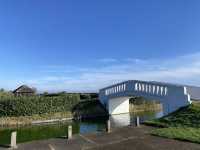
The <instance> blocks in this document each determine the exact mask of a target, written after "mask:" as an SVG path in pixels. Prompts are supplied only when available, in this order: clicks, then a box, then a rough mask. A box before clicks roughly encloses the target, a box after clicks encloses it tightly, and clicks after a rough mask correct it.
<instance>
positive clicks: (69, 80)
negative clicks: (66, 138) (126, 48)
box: [23, 53, 200, 91]
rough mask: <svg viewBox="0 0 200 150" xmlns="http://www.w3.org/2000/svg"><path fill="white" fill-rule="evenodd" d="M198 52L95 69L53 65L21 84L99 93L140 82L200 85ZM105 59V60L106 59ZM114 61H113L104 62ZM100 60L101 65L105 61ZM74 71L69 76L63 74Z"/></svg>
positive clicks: (107, 65) (121, 62)
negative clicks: (43, 73)
mask: <svg viewBox="0 0 200 150" xmlns="http://www.w3.org/2000/svg"><path fill="white" fill-rule="evenodd" d="M199 58H200V53H195V54H190V55H185V56H179V57H175V58H170V59H162V60H161V59H149V60H148V59H147V60H141V59H138V60H137V59H134V58H133V59H131V58H128V59H126V60H124V61H120V63H107V64H104V65H99V66H94V67H89V68H87V67H84V68H83V67H77V66H67V67H66V66H62V67H59V66H56V67H53V68H52V67H47V68H46V69H47V70H48V68H49V69H50V70H55V71H56V75H55V74H54V73H52V72H49V73H47V74H46V75H44V76H42V77H40V78H35V79H27V80H24V81H23V82H24V83H26V84H31V85H32V86H35V87H37V88H39V90H41V91H49V90H50V91H62V90H66V91H98V89H100V88H102V87H104V86H107V85H109V84H113V83H116V82H120V81H124V80H131V79H133V80H134V79H139V80H156V81H165V82H175V83H183V84H194V85H200V78H199V76H200V59H199ZM105 60H106V59H105ZM106 61H111V62H114V61H115V60H113V61H112V59H111V60H109V59H108V60H106ZM106 61H102V63H104V62H106ZM69 68H70V69H71V70H73V73H72V74H68V73H67V72H65V71H66V70H68V69H69Z"/></svg>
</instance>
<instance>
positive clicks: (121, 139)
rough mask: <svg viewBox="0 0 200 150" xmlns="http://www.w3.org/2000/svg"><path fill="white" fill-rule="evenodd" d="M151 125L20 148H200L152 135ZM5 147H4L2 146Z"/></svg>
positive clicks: (86, 149)
mask: <svg viewBox="0 0 200 150" xmlns="http://www.w3.org/2000/svg"><path fill="white" fill-rule="evenodd" d="M151 129H152V128H151V127H147V126H141V127H139V128H136V127H132V126H129V127H124V128H120V129H115V130H114V131H112V132H111V133H98V134H97V133H96V134H95V133H94V134H87V135H76V136H74V137H73V139H71V140H67V139H65V138H57V139H49V140H42V141H34V142H29V143H23V144H20V145H18V149H20V150H200V144H195V143H190V142H181V141H177V140H171V139H165V138H161V137H156V136H151V135H150V134H149V132H150V131H151ZM2 149H3V148H2Z"/></svg>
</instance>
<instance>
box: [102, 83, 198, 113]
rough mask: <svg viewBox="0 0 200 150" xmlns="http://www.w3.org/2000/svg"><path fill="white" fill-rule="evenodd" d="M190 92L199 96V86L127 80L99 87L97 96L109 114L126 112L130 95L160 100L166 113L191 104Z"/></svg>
mask: <svg viewBox="0 0 200 150" xmlns="http://www.w3.org/2000/svg"><path fill="white" fill-rule="evenodd" d="M194 91H197V92H194ZM192 93H193V94H194V93H195V94H194V96H193V95H192V96H193V97H198V98H199V97H200V96H199V95H198V96H196V94H198V93H200V88H198V87H190V86H184V85H176V84H168V83H162V82H155V81H138V80H129V81H125V82H122V83H119V84H115V85H112V86H109V87H106V88H103V89H101V90H100V91H99V98H100V101H101V103H102V104H103V105H104V106H105V107H106V109H107V110H108V112H109V114H111V115H112V114H121V113H128V112H129V99H130V98H132V97H144V98H146V99H147V100H157V101H160V102H161V103H162V105H163V112H164V114H168V113H170V112H173V111H175V110H177V109H178V108H180V107H183V106H187V105H189V104H191V100H190V96H191V94H192Z"/></svg>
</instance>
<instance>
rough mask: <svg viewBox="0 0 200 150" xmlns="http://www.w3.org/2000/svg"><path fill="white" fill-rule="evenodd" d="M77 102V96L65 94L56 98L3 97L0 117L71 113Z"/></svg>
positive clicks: (0, 104)
mask: <svg viewBox="0 0 200 150" xmlns="http://www.w3.org/2000/svg"><path fill="white" fill-rule="evenodd" d="M79 101H80V96H79V95H78V94H68V95H67V94H66V95H63V96H56V97H45V96H32V97H7V98H5V97H4V98H0V117H5V116H9V117H11V116H15V117H18V116H31V115H33V114H46V113H55V112H66V111H71V110H72V108H73V106H75V105H76V104H77V103H78V102H79Z"/></svg>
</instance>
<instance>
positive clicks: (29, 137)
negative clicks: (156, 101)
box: [0, 111, 163, 145]
mask: <svg viewBox="0 0 200 150" xmlns="http://www.w3.org/2000/svg"><path fill="white" fill-rule="evenodd" d="M136 116H139V117H140V121H141V122H143V121H145V120H150V119H154V118H159V117H161V116H163V113H162V111H161V112H141V113H128V114H121V115H114V116H110V118H109V119H110V121H111V128H118V127H123V126H127V125H133V124H134V122H135V118H136ZM107 120H108V118H98V119H92V120H90V121H67V122H59V123H54V124H42V125H31V126H23V127H18V128H17V127H16V128H0V145H7V144H9V143H10V134H11V132H12V131H17V143H23V142H28V141H33V140H42V139H49V138H66V135H67V128H68V125H72V128H73V134H78V133H81V134H85V133H92V132H102V131H105V129H106V122H107Z"/></svg>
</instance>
